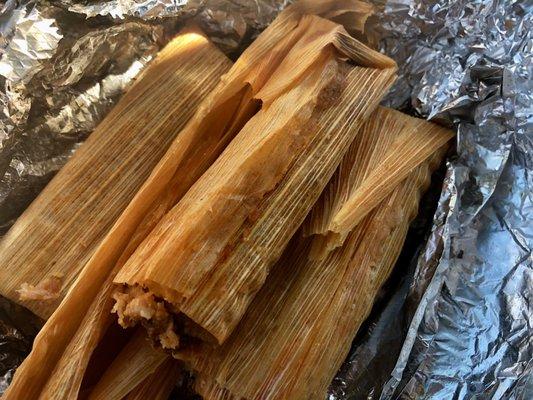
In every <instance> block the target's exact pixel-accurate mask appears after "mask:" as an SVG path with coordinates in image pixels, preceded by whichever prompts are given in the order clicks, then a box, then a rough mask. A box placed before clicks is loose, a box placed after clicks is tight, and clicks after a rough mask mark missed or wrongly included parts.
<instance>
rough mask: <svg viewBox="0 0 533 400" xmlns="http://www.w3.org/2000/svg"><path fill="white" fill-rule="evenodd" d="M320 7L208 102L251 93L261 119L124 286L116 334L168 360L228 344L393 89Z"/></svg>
mask: <svg viewBox="0 0 533 400" xmlns="http://www.w3.org/2000/svg"><path fill="white" fill-rule="evenodd" d="M317 3H318V2H301V3H297V4H296V5H295V6H294V7H289V8H288V9H287V10H285V11H284V12H283V13H281V14H280V16H279V17H278V18H277V19H276V20H275V21H274V22H273V24H272V25H271V26H270V27H269V28H268V29H267V30H266V31H265V32H264V33H263V34H262V35H261V36H260V37H259V38H258V39H257V40H256V41H255V42H254V43H253V44H252V45H251V46H250V47H249V48H248V49H247V50H246V51H245V52H244V54H243V55H242V57H241V58H240V59H239V60H238V61H237V62H236V64H235V65H234V67H233V68H232V70H231V71H230V72H229V73H228V74H227V75H226V76H225V77H224V79H223V82H222V85H221V86H220V87H219V88H218V91H216V92H215V93H216V96H211V97H210V98H209V101H211V102H212V103H213V104H216V103H217V102H220V101H225V100H226V99H229V98H232V97H233V96H235V95H237V94H238V93H245V94H246V95H245V98H246V99H249V100H248V101H249V102H251V103H253V102H256V104H258V105H259V106H260V107H259V110H258V112H257V113H256V114H255V115H254V116H253V117H251V118H249V120H248V121H247V122H246V124H245V125H244V127H243V128H242V130H241V131H240V132H239V134H238V135H237V136H236V138H235V139H234V140H233V141H232V143H231V144H230V145H229V146H228V148H227V149H226V150H225V151H224V152H223V153H222V155H221V156H220V157H219V158H218V159H217V161H216V162H215V163H214V164H213V165H212V166H211V167H210V168H209V169H208V171H207V172H206V173H205V174H204V175H203V176H202V177H201V179H199V180H198V182H196V183H195V184H194V185H193V186H192V188H191V189H190V190H189V191H188V192H187V194H186V195H185V196H184V197H183V198H182V199H181V201H180V202H178V204H177V205H176V206H175V207H174V208H173V209H172V210H171V211H170V212H168V213H167V215H165V216H164V218H163V219H162V220H161V222H160V223H159V224H158V225H157V226H156V227H155V228H154V230H153V231H152V232H151V233H150V234H149V235H148V237H147V238H146V240H145V241H144V242H143V243H142V244H141V245H140V246H139V248H138V249H137V250H136V251H135V252H134V253H133V255H132V256H131V257H130V259H129V260H128V261H127V262H126V264H125V265H124V267H123V268H122V269H121V271H120V272H119V274H118V275H117V277H116V278H115V283H116V284H117V285H118V288H117V293H116V294H115V299H116V300H117V303H116V305H115V311H117V313H118V315H119V322H120V323H121V324H122V325H123V326H125V327H128V326H133V325H135V324H137V323H139V322H142V323H143V325H144V326H145V327H146V328H147V329H148V332H149V334H150V336H151V337H152V338H153V339H154V340H155V341H156V342H157V343H159V344H160V345H161V346H162V347H164V348H167V349H176V348H179V347H180V342H182V339H183V337H185V338H191V337H194V338H197V339H200V340H201V341H207V342H211V343H213V344H215V343H218V344H220V343H223V342H224V340H225V339H226V338H227V337H228V336H229V334H230V333H231V332H232V330H233V329H234V328H235V326H236V325H237V324H238V322H239V320H240V318H241V317H242V315H243V313H244V312H245V311H246V308H247V307H248V305H249V303H250V302H251V300H252V299H253V297H254V295H255V294H256V293H257V291H258V290H259V289H260V287H261V286H262V284H263V283H264V281H265V279H266V278H267V276H268V273H269V269H270V267H271V266H272V265H273V264H274V263H275V261H276V260H277V259H278V257H279V256H280V255H281V253H282V250H283V248H284V247H285V246H286V245H287V243H288V241H289V240H290V238H291V236H292V235H293V234H294V232H295V231H296V230H297V228H298V227H299V226H300V225H301V223H302V222H303V220H304V218H305V216H306V214H307V213H308V212H309V210H310V209H311V207H312V205H313V204H314V203H315V202H316V200H317V199H318V197H319V195H320V193H321V191H322V190H323V188H324V187H325V185H326V184H327V182H328V180H329V179H330V177H331V176H332V174H333V172H334V170H335V168H336V167H337V165H338V164H339V163H340V161H341V159H342V156H343V155H344V153H345V152H346V151H347V149H348V147H349V145H350V143H351V142H352V141H353V139H354V137H355V136H356V134H357V130H358V128H359V127H360V126H361V124H362V123H363V122H364V120H365V119H366V118H367V117H368V116H369V115H370V113H371V112H372V111H373V110H374V109H375V107H376V106H377V103H378V102H379V100H380V98H381V97H382V95H383V94H384V92H385V91H386V90H387V88H388V87H389V86H390V84H391V83H392V81H393V79H394V72H395V64H394V62H393V61H392V60H390V59H388V58H386V57H384V56H383V55H381V54H379V53H376V52H374V51H372V50H371V49H369V48H368V47H366V46H364V45H363V44H361V43H360V42H358V41H356V40H355V39H353V38H351V37H350V36H349V35H348V34H347V33H346V31H345V29H344V28H343V27H342V26H341V25H338V24H336V23H334V22H331V21H329V20H326V19H324V18H321V17H318V16H315V15H302V10H304V11H308V10H309V9H311V8H312V7H311V8H307V9H306V4H310V5H312V6H313V7H315V6H316V4H317ZM331 3H332V4H331V5H330V7H331V8H330V9H327V12H326V11H325V12H323V14H325V15H334V16H337V15H338V13H342V12H345V11H346V10H345V9H341V10H337V9H336V6H335V5H334V3H333V2H331ZM349 3H351V4H352V6H353V5H355V6H357V4H358V3H357V2H349ZM343 6H344V4H343ZM317 7H318V6H317ZM320 7H323V6H320ZM324 10H326V9H324ZM336 10H337V11H336ZM355 10H357V8H356V9H355ZM347 60H349V62H347ZM186 341H187V340H186Z"/></svg>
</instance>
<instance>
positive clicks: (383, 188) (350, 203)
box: [303, 107, 454, 258]
mask: <svg viewBox="0 0 533 400" xmlns="http://www.w3.org/2000/svg"><path fill="white" fill-rule="evenodd" d="M376 132H379V133H382V134H376ZM453 136H454V133H453V131H451V130H450V129H447V128H444V127H441V126H439V125H437V124H432V123H428V122H426V121H424V120H422V119H418V118H412V117H410V116H408V115H406V114H403V113H401V112H399V111H395V110H392V109H388V108H384V107H379V108H378V109H377V110H376V112H375V113H374V114H373V116H372V118H370V119H369V120H368V122H367V123H365V125H364V126H363V127H362V128H361V132H360V133H359V135H358V136H357V137H356V139H355V141H354V142H353V143H352V145H351V148H350V150H349V151H348V153H347V155H346V157H345V158H344V159H343V161H342V163H341V165H340V166H339V168H338V170H337V171H336V173H335V175H334V177H333V178H332V181H331V182H330V184H329V185H328V187H327V189H326V190H325V191H324V193H323V194H322V198H321V200H320V201H319V202H318V204H317V206H316V207H314V208H313V210H312V215H311V217H310V218H308V219H307V221H306V223H305V225H304V227H303V233H304V235H306V236H310V235H318V237H317V238H315V240H314V241H313V249H312V250H311V253H310V257H311V258H321V257H325V256H326V255H327V254H328V253H329V252H330V251H331V250H333V249H335V248H336V247H339V246H341V245H342V243H343V242H344V240H345V239H346V237H347V236H348V234H349V233H350V232H351V231H352V230H353V228H354V227H355V226H357V224H359V222H361V220H362V219H363V218H364V217H365V216H366V215H367V214H368V213H369V212H370V211H371V210H373V209H374V208H375V207H376V205H377V204H379V203H380V202H381V201H382V200H384V199H385V198H386V196H388V195H389V194H390V192H391V189H392V188H394V187H396V186H397V185H398V184H399V183H400V182H401V181H403V180H404V179H405V178H406V177H407V176H408V174H410V173H411V172H412V171H413V169H414V168H416V167H417V166H418V165H420V164H421V163H423V162H425V161H426V160H427V159H428V158H429V157H430V156H431V155H433V154H434V153H435V152H436V151H438V150H439V149H441V148H442V147H443V146H444V145H445V144H446V143H447V142H448V141H449V140H450V139H451V138H452V137H453ZM354 165H357V169H354V168H353V166H354Z"/></svg>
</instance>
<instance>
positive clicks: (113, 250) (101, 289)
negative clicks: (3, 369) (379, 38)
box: [4, 30, 238, 399]
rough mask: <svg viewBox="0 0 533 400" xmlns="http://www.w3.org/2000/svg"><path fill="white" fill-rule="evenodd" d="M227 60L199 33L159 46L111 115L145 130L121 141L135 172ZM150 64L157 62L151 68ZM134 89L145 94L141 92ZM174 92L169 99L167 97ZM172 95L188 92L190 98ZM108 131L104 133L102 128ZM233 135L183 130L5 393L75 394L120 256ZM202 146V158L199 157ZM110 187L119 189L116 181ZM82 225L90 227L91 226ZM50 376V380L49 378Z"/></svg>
mask: <svg viewBox="0 0 533 400" xmlns="http://www.w3.org/2000/svg"><path fill="white" fill-rule="evenodd" d="M229 66H230V61H229V60H227V59H226V58H225V57H224V56H223V55H222V53H220V52H219V51H218V50H217V49H216V48H215V47H214V46H213V45H212V44H211V43H209V41H208V40H207V39H206V38H205V36H203V35H202V34H201V33H200V32H199V31H194V30H192V31H186V32H184V33H183V34H180V35H179V36H177V37H176V38H175V39H173V40H172V41H171V42H170V43H169V44H168V45H167V46H166V47H165V48H164V49H163V50H162V52H161V54H160V55H159V56H158V57H157V58H156V60H154V65H153V66H150V67H149V68H148V69H147V71H146V72H145V74H144V75H143V76H142V77H141V79H140V80H139V81H138V83H137V84H136V86H134V87H133V88H132V89H131V91H130V93H129V94H128V96H129V97H127V98H126V100H128V101H127V103H126V106H125V107H122V108H120V109H119V110H118V111H113V113H112V116H113V115H114V116H115V118H114V119H113V121H115V120H117V119H118V118H122V119H124V122H122V123H121V124H120V126H121V127H122V128H121V129H123V130H125V131H129V130H131V131H133V130H135V129H141V134H140V138H139V139H136V140H134V141H130V142H127V143H122V146H126V149H125V150H124V152H125V157H126V159H127V160H129V159H130V158H131V159H139V158H140V160H141V165H139V166H137V167H136V168H135V171H133V173H135V174H138V173H140V172H139V171H140V170H144V166H143V165H142V162H147V161H146V159H145V157H144V156H142V154H144V153H146V152H150V151H152V147H153V146H157V145H156V143H155V142H154V141H157V140H163V139H159V137H161V136H165V135H166V134H167V133H168V132H167V130H168V131H172V136H176V134H177V131H178V130H179V128H181V127H182V126H183V123H184V119H187V118H188V117H189V116H190V109H191V108H192V107H194V106H195V105H196V104H198V102H199V99H200V97H202V96H203V95H204V94H205V93H206V92H207V91H209V90H210V89H211V90H212V89H213V88H214V86H215V84H216V79H217V78H220V76H221V74H222V72H224V71H225V70H227V69H228V68H229ZM152 68H155V69H154V70H153V72H152ZM145 80H148V82H145ZM169 80H170V81H169ZM169 82H170V83H169ZM172 82H173V83H172ZM176 85H177V87H179V88H181V89H180V90H179V91H178V92H176V91H174V88H175V87H176ZM137 87H139V88H140V89H139V90H140V92H138V91H137V90H136V88H137ZM141 89H142V90H141ZM153 92H154V93H157V96H156V97H153V95H152V93H153ZM169 95H170V96H172V97H168V96H169ZM175 97H177V98H178V99H179V98H183V101H184V102H185V103H182V102H181V101H178V100H177V99H176V98H175ZM146 98H149V99H151V100H150V102H151V103H150V104H145V101H144V99H146ZM138 102H139V106H137V103H138ZM169 104H172V105H174V106H175V105H176V104H178V105H179V107H176V108H175V109H172V110H170V111H169V110H168V107H167V106H168V105H169ZM237 106H238V103H237V102H236V101H235V100H233V101H229V102H226V103H225V104H222V105H221V106H220V109H221V112H223V113H229V114H230V117H228V118H231V115H232V112H233V111H235V108H236V107H237ZM165 110H166V111H165ZM167 112H168V113H167ZM149 116H150V118H148V119H147V117H149ZM152 118H153V120H152ZM161 121H165V123H164V124H163V125H162V126H160V127H158V125H157V124H158V123H160V122H161ZM154 124H156V125H154ZM105 126H106V127H107V129H111V128H112V126H109V124H106V125H105ZM98 129H100V128H98ZM161 129H162V130H161ZM104 133H107V131H106V130H104ZM144 139H146V140H147V141H145V140H144ZM230 139H231V133H229V134H228V136H227V137H222V138H220V137H215V136H213V135H211V134H210V132H209V130H207V131H203V132H199V136H198V135H196V134H190V133H188V132H186V131H185V132H184V131H181V132H180V133H179V135H178V136H177V137H176V139H175V140H174V142H173V143H172V145H171V147H170V149H169V150H168V151H167V153H166V155H165V156H164V157H163V159H162V160H161V161H160V162H159V164H158V167H157V168H156V169H155V170H154V171H153V172H152V174H151V175H150V179H149V180H148V182H147V183H145V184H144V185H143V186H142V189H141V190H140V192H138V193H137V195H136V196H135V197H134V199H133V201H132V202H131V203H130V204H129V205H128V206H127V207H126V210H125V211H124V212H123V214H122V215H121V216H120V218H119V219H118V220H117V222H116V223H115V224H114V226H113V228H112V229H111V231H110V232H109V233H108V234H107V235H106V237H105V239H104V240H103V241H102V243H101V244H100V245H99V246H98V248H97V250H96V251H95V252H94V254H93V256H92V257H91V258H90V260H89V262H88V263H87V264H86V265H85V267H84V268H83V270H82V272H81V274H80V276H79V277H78V278H77V280H76V281H75V282H74V284H73V285H72V287H71V288H70V290H69V292H68V295H67V296H66V297H65V299H64V300H63V301H62V302H61V305H60V306H59V307H58V308H57V310H56V311H55V312H54V313H53V314H52V316H51V317H50V318H49V320H48V321H47V323H46V324H45V325H44V327H43V329H42V330H41V332H39V335H38V336H37V338H36V339H35V342H34V345H33V349H32V352H31V353H30V355H29V356H28V357H27V358H26V360H25V361H24V362H23V363H22V365H21V366H20V367H19V368H18V370H17V372H16V374H15V376H14V379H13V382H12V383H11V385H10V386H9V388H8V390H7V392H6V393H5V395H4V398H5V399H21V398H24V399H37V398H39V397H40V396H42V397H44V398H57V399H72V398H76V397H77V394H78V391H79V388H80V386H81V384H82V381H83V379H84V374H85V369H86V367H87V364H88V363H89V361H90V359H91V356H92V355H93V351H94V349H95V348H96V346H97V345H98V343H99V341H100V340H101V339H102V337H103V336H104V334H105V332H106V330H107V327H108V326H109V325H110V322H111V321H112V319H111V315H110V310H111V307H112V302H111V288H112V286H111V282H112V276H114V273H113V268H115V265H116V264H117V263H118V267H117V269H118V268H119V267H120V265H121V264H120V262H121V261H120V257H121V255H122V257H123V259H127V258H128V256H129V254H130V253H131V252H132V251H133V249H135V247H136V243H137V242H139V241H140V240H142V239H143V238H144V235H145V234H146V233H147V232H149V231H150V229H151V226H152V225H153V224H154V222H153V221H157V219H158V217H159V215H160V214H164V212H165V211H166V210H167V209H168V208H170V207H171V206H172V205H173V201H174V199H175V198H179V196H180V193H182V192H183V191H185V190H187V188H188V185H190V181H191V180H194V179H196V178H197V177H198V176H199V175H201V173H202V172H203V171H204V170H205V169H206V168H207V165H209V163H210V162H212V160H213V158H215V157H216V156H217V155H218V153H219V152H220V151H221V150H222V149H223V148H224V145H225V142H226V141H227V140H230ZM198 143H199V144H198ZM89 144H90V142H89ZM139 152H140V153H139ZM198 152H199V153H200V154H202V155H203V156H202V157H198ZM98 162H99V160H97V161H95V163H96V164H97V165H98ZM118 165H119V162H118V160H117V161H116V164H114V167H115V168H118ZM152 165H153V164H152ZM180 166H181V168H179V167H180ZM122 173H125V172H122ZM126 176H128V174H127V173H126ZM172 178H175V179H174V181H173V184H171V185H167V184H166V183H168V181H170V180H171V179H172ZM107 188H108V189H109V190H110V191H111V192H112V193H115V194H116V190H114V189H113V188H114V185H113V184H112V183H109V184H108V185H107ZM97 194H98V193H97ZM97 194H96V195H95V196H96V197H98V196H97ZM106 198H107V197H106ZM113 204H114V203H113V202H110V201H109V200H108V201H107V203H106V205H107V206H112V205H113ZM69 223H70V224H78V223H79V221H78V220H76V219H73V220H71V221H64V226H63V227H62V228H61V229H60V231H61V232H63V231H65V230H68V229H69V228H68V224H69ZM16 226H17V225H15V227H14V228H16ZM17 229H18V228H17ZM84 229H87V224H85V226H84ZM74 239H76V238H74ZM55 240H56V241H59V239H55ZM67 240H70V238H67ZM68 267H69V268H74V267H77V266H76V265H69V266H68ZM111 274H112V276H110V275H111ZM50 376H52V377H53V379H50V380H49V378H50ZM45 385H46V388H45ZM47 391H48V392H47Z"/></svg>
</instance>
